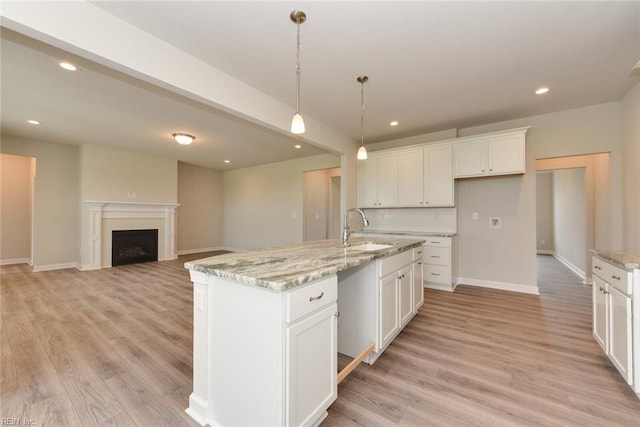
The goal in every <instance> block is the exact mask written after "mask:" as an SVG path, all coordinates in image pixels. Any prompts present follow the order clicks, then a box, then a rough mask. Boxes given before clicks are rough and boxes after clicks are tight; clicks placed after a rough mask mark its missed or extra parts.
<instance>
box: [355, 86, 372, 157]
mask: <svg viewBox="0 0 640 427" xmlns="http://www.w3.org/2000/svg"><path fill="white" fill-rule="evenodd" d="M356 80H357V81H358V83H360V148H358V156H357V158H358V160H367V149H366V148H364V84H365V83H366V82H367V81H369V77H367V76H359V77H358V78H357V79H356Z"/></svg>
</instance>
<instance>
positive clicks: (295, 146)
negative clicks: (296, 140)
mask: <svg viewBox="0 0 640 427" xmlns="http://www.w3.org/2000/svg"><path fill="white" fill-rule="evenodd" d="M293 148H302V145H300V144H296V145H294V146H293Z"/></svg>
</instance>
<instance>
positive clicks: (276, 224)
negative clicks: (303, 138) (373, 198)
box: [223, 154, 341, 249]
mask: <svg viewBox="0 0 640 427" xmlns="http://www.w3.org/2000/svg"><path fill="white" fill-rule="evenodd" d="M340 162H341V158H340V156H337V155H333V154H323V155H319V156H313V157H307V158H303V159H298V160H290V161H285V162H278V163H272V164H268V165H263V166H256V167H251V168H243V169H236V170H232V171H228V172H225V173H224V187H223V188H224V190H223V194H224V197H223V199H224V202H223V206H224V246H225V247H227V248H235V249H252V248H256V247H262V246H270V245H277V244H283V243H291V242H300V241H302V238H303V217H302V215H303V173H304V172H305V171H310V170H316V169H324V168H334V167H339V166H340Z"/></svg>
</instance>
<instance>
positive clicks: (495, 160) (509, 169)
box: [453, 128, 527, 178]
mask: <svg viewBox="0 0 640 427" xmlns="http://www.w3.org/2000/svg"><path fill="white" fill-rule="evenodd" d="M526 130H527V128H522V129H516V130H514V131H512V132H509V133H500V134H490V135H481V136H478V137H471V138H468V139H465V140H464V141H460V142H456V143H455V144H454V146H453V175H454V177H455V178H469V177H477V176H487V175H511V174H522V173H524V172H525V132H526Z"/></svg>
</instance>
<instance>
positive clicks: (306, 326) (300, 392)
mask: <svg viewBox="0 0 640 427" xmlns="http://www.w3.org/2000/svg"><path fill="white" fill-rule="evenodd" d="M337 310H338V305H337V304H335V303H334V304H332V305H330V306H328V307H327V308H325V309H323V310H321V311H320V312H318V313H316V314H314V315H312V316H310V317H308V318H306V319H304V320H301V321H299V322H297V323H295V324H294V325H292V326H290V327H288V328H287V331H286V348H287V366H286V367H285V371H286V375H287V384H286V402H287V419H286V425H287V426H314V425H318V424H319V423H320V421H322V420H323V419H324V418H325V417H326V416H327V411H326V409H327V408H328V407H329V405H331V403H333V401H334V400H336V398H337V397H338V384H337V380H336V378H337V377H336V375H326V371H327V368H328V367H331V372H337V370H338V366H337V358H336V354H337V353H338V323H337V316H336V312H337ZM328 343H331V345H327V344H328Z"/></svg>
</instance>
